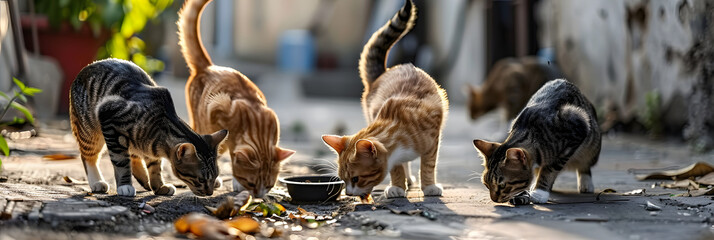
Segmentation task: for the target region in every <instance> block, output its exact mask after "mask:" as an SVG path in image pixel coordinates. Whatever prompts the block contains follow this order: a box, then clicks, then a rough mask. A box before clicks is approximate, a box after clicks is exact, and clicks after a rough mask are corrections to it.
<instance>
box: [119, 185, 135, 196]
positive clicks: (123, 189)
mask: <svg viewBox="0 0 714 240" xmlns="http://www.w3.org/2000/svg"><path fill="white" fill-rule="evenodd" d="M117 195H119V196H125V197H133V196H136V190H135V189H134V187H132V186H131V185H121V186H119V187H117Z"/></svg>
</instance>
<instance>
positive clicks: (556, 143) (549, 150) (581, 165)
mask: <svg viewBox="0 0 714 240" xmlns="http://www.w3.org/2000/svg"><path fill="white" fill-rule="evenodd" d="M600 143H601V139H600V128H599V126H598V123H597V115H596V114H595V108H594V107H593V105H592V103H590V102H589V101H588V100H587V99H586V98H585V96H583V94H582V93H580V90H578V88H577V87H575V85H573V84H571V83H569V82H567V81H565V80H562V79H558V80H553V81H550V82H548V83H546V84H545V85H544V86H543V87H542V88H541V89H540V90H538V91H537V92H536V93H535V94H534V95H533V97H531V99H530V101H528V105H527V106H526V107H525V108H524V109H523V110H522V111H521V113H520V114H519V115H518V117H516V119H515V120H513V123H512V126H511V130H510V133H509V135H508V138H507V139H506V141H505V142H504V143H495V142H487V141H484V140H474V146H475V147H476V149H478V150H479V152H480V153H481V157H482V158H483V159H484V164H483V165H484V168H485V169H484V172H483V174H482V181H483V183H484V185H486V187H487V188H488V189H489V191H490V193H491V200H493V201H494V202H499V203H500V202H506V201H508V200H510V199H511V198H513V197H515V196H517V195H519V194H521V193H522V192H524V191H526V190H527V189H528V188H529V187H530V190H529V191H528V193H529V195H530V201H532V202H534V203H545V202H547V201H548V196H549V194H550V190H551V188H552V186H553V182H554V181H555V178H556V177H557V176H558V173H559V172H560V171H561V170H563V169H571V170H575V171H576V173H577V178H578V190H579V191H580V192H581V193H590V192H593V190H594V189H593V188H594V187H593V184H592V179H591V176H590V168H591V167H592V166H593V165H595V163H597V160H598V158H599V156H600ZM534 168H535V171H534ZM534 172H535V174H536V175H537V176H535V177H534V176H533V175H534ZM534 178H535V179H537V180H536V182H535V183H532V181H533V179H534ZM531 185H532V186H531Z"/></svg>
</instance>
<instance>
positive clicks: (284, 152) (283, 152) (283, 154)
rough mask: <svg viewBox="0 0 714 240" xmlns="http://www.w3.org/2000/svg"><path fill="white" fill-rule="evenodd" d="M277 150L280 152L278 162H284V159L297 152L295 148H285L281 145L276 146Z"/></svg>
mask: <svg viewBox="0 0 714 240" xmlns="http://www.w3.org/2000/svg"><path fill="white" fill-rule="evenodd" d="M275 151H276V152H277V153H278V154H277V156H278V162H282V161H283V160H285V159H288V158H289V157H290V156H292V155H293V154H295V150H290V149H285V148H281V147H275Z"/></svg>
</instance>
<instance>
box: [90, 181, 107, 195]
mask: <svg viewBox="0 0 714 240" xmlns="http://www.w3.org/2000/svg"><path fill="white" fill-rule="evenodd" d="M91 188H92V192H93V193H107V191H109V183H107V182H105V181H99V182H95V183H92V186H91Z"/></svg>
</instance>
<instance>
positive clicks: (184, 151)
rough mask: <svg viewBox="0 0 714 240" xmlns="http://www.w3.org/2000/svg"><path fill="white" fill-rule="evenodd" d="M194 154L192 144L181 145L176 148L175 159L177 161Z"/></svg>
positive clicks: (194, 149)
mask: <svg viewBox="0 0 714 240" xmlns="http://www.w3.org/2000/svg"><path fill="white" fill-rule="evenodd" d="M194 154H196V147H195V146H193V144H190V143H181V144H179V145H178V147H176V159H177V160H178V161H181V160H182V159H184V158H186V157H188V156H192V155H194Z"/></svg>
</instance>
